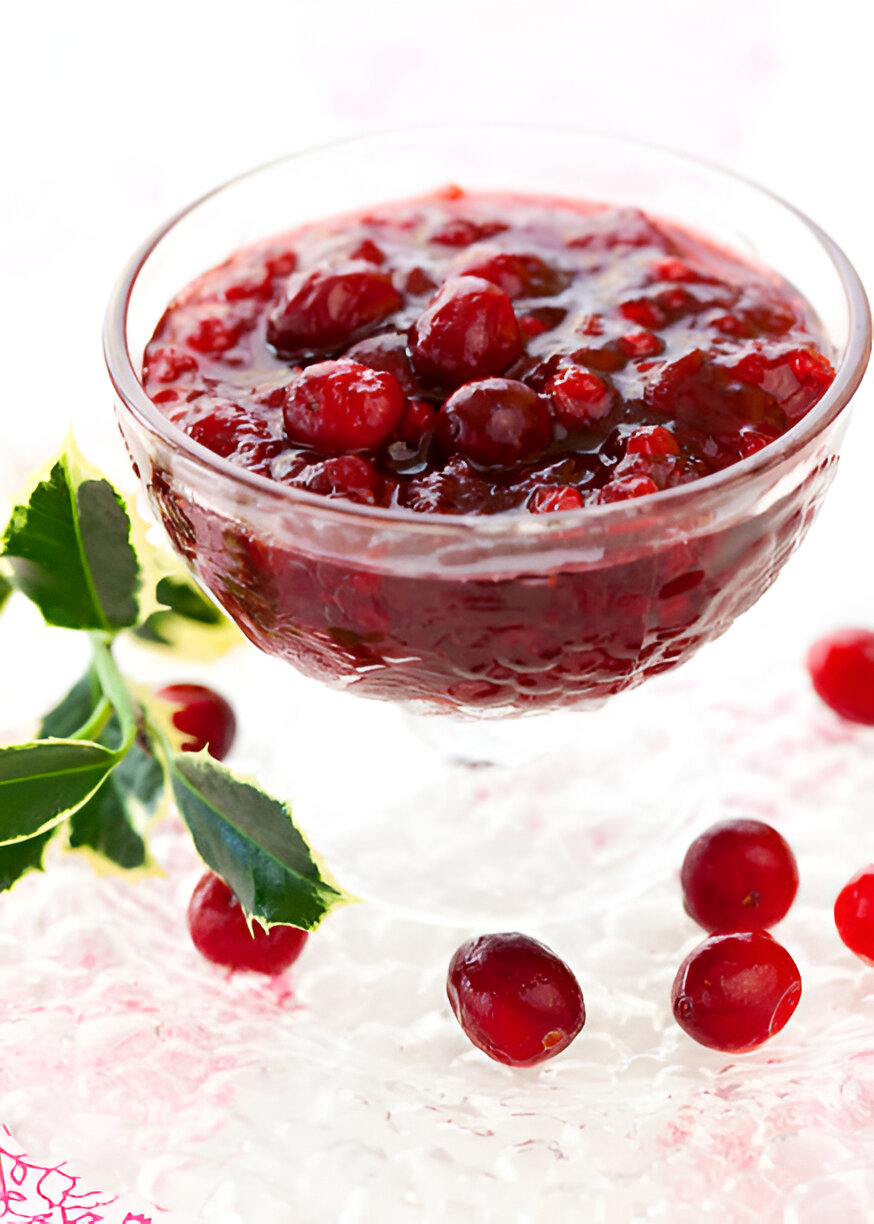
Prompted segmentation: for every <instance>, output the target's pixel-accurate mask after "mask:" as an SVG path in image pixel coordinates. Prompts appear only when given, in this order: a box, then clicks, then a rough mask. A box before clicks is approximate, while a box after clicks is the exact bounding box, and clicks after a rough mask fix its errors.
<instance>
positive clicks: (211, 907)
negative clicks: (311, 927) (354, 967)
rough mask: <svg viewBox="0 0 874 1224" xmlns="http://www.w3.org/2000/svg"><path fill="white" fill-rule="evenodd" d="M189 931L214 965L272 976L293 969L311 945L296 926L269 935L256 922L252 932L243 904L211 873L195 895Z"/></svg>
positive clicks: (190, 903) (273, 928)
mask: <svg viewBox="0 0 874 1224" xmlns="http://www.w3.org/2000/svg"><path fill="white" fill-rule="evenodd" d="M188 929H189V931H190V932H191V938H192V941H193V942H194V946H195V947H196V948H197V950H198V952H200V953H201V955H202V956H205V957H206V959H207V960H210V961H212V962H213V964H216V965H227V967H228V968H229V969H249V970H251V971H253V972H255V973H267V974H270V975H271V976H272V975H273V974H277V973H282V972H283V970H285V969H287V968H288V967H289V965H292V964H293V963H294V962H295V961H296V960H297V958H298V957H299V956H300V954H301V952H302V951H303V947H304V944H305V943H306V941H307V932H306V931H301V930H299V929H298V928H297V927H292V926H274V927H271V928H270V930H269V931H265V930H264V928H263V927H262V926H261V925H260V924H259V923H257V922H253V923H252V929H251V931H250V930H249V927H248V925H247V923H246V916H245V914H244V913H243V908H242V906H241V905H240V903H239V901H238V900H237V898H236V897H235V896H234V894H233V893H232V892H231V890H230V889H229V888H228V886H227V884H226V883H225V882H224V880H223V879H221V878H220V877H219V876H217V875H213V873H212V872H211V871H208V872H207V873H206V875H204V876H203V877H202V878H201V879H200V881H199V882H198V885H197V887H196V888H195V890H194V892H193V893H192V894H191V900H190V902H189V903H188Z"/></svg>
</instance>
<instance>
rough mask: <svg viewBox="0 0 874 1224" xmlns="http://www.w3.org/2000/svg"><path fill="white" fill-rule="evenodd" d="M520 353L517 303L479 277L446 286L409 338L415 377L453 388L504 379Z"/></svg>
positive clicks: (466, 278)
mask: <svg viewBox="0 0 874 1224" xmlns="http://www.w3.org/2000/svg"><path fill="white" fill-rule="evenodd" d="M521 352H522V339H521V337H520V335H519V325H518V323H517V322H516V316H515V314H514V313H513V304H512V302H511V301H510V299H509V298H508V297H507V295H506V293H502V292H501V290H500V289H498V288H497V286H495V285H493V284H491V282H490V281H486V280H481V279H480V278H479V277H478V276H459V277H454V278H452V279H450V280H447V281H446V282H445V283H444V285H443V287H442V288H441V290H440V292H439V293H438V294H437V296H436V297H435V298H434V300H433V301H432V302H431V304H430V305H429V306H428V307H427V309H426V310H424V311H423V313H422V314H421V315H419V317H418V319H417V320H416V322H415V323H414V324H413V327H412V330H411V332H410V355H411V357H412V359H413V366H414V367H415V370H416V373H417V374H419V376H420V377H422V378H426V379H432V380H433V381H434V382H438V383H442V384H445V385H446V386H450V387H456V386H458V385H459V384H460V383H465V382H469V381H470V380H471V379H475V378H488V376H489V375H490V374H500V373H502V372H503V371H504V370H506V368H507V367H508V366H509V365H512V364H513V362H514V361H515V360H516V358H517V357H518V356H519V355H520V353H521Z"/></svg>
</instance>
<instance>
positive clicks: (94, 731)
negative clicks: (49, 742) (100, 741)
mask: <svg viewBox="0 0 874 1224" xmlns="http://www.w3.org/2000/svg"><path fill="white" fill-rule="evenodd" d="M111 717H112V702H111V701H110V700H109V698H108V697H102V698H101V699H100V703H99V705H98V706H97V708H96V709H95V710H94V713H93V714H92V715H91V717H90V718H89V719H88V721H87V722H86V723H85V724H84V726H81V727H80V728H79V730H78V731H75V732H74V733H73V734H72V735H71V736H70V739H75V740H96V739H97V736H98V735H99V734H100V732H101V731H102V730H103V728H104V727H105V726H106V724H107V723H108V722H109V720H110V718H111Z"/></svg>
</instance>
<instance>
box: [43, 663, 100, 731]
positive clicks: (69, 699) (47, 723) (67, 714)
mask: <svg viewBox="0 0 874 1224" xmlns="http://www.w3.org/2000/svg"><path fill="white" fill-rule="evenodd" d="M102 695H103V694H102V692H101V690H100V685H99V683H98V682H97V680H96V678H95V676H94V674H93V672H92V671H91V669H90V668H89V669H88V671H87V672H86V673H85V675H84V676H82V677H80V679H78V680H77V681H76V683H75V684H74V685H73V687H72V688H71V689H70V691H69V692H68V693H66V694H65V695H64V696H63V697H62V698H61V700H60V701H59V702H58V704H57V705H56V706H55V707H54V708H53V709H51V710H49V712H48V714H46V715H45V716H44V717H43V720H42V722H41V723H40V725H39V738H40V739H49V738H53V739H69V738H71V737H72V736H73V735H75V734H76V732H77V731H78V730H79V728H80V727H84V726H85V724H86V723H87V722H88V720H89V719H90V718H91V716H92V714H93V713H94V711H95V710H96V708H97V705H98V703H99V701H100V698H101V697H102Z"/></svg>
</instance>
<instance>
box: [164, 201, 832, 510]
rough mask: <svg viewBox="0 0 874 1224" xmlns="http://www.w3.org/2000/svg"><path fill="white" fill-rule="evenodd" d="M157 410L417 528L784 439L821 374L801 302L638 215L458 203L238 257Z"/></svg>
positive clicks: (196, 297) (182, 347)
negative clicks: (425, 517) (422, 516)
mask: <svg viewBox="0 0 874 1224" xmlns="http://www.w3.org/2000/svg"><path fill="white" fill-rule="evenodd" d="M144 377H145V385H146V389H147V391H148V393H149V394H150V396H151V397H152V399H153V400H154V402H155V403H156V404H158V405H159V406H160V407H161V410H162V411H163V412H164V413H165V414H166V415H167V416H168V417H169V419H170V420H171V421H173V422H174V423H176V424H178V425H180V426H181V427H182V428H183V429H184V430H185V431H186V432H187V433H189V434H190V435H191V437H193V438H195V439H196V440H197V441H198V442H200V443H202V444H203V445H204V446H206V447H207V448H209V449H210V450H212V451H214V452H215V453H216V454H218V455H221V456H223V457H225V458H227V459H230V460H231V461H233V462H234V463H238V464H240V465H242V466H244V467H247V468H250V469H252V470H253V471H256V472H258V473H260V474H262V475H264V476H267V477H270V478H271V479H273V480H275V481H278V482H281V483H285V484H289V485H294V486H297V487H300V488H303V489H308V490H311V491H313V492H316V493H321V494H324V495H325V496H328V497H342V498H346V499H348V500H351V501H354V502H359V503H364V504H368V505H379V506H387V507H389V506H400V507H404V508H406V509H409V510H414V511H418V512H422V513H445V514H461V513H469V514H495V513H501V512H508V511H517V512H518V511H523V512H524V511H526V510H527V511H529V512H532V513H543V512H552V511H560V510H574V509H578V508H579V507H580V506H583V505H588V504H603V503H609V502H615V501H620V500H624V499H627V498H632V497H641V496H644V495H646V494H649V493H654V492H657V491H658V490H660V489H666V488H670V487H673V486H675V485H680V484H685V483H687V482H689V481H691V480H694V479H696V478H698V477H701V476H706V475H708V474H710V473H712V472H716V471H718V470H720V469H721V468H724V467H726V466H728V465H729V464H732V463H735V462H737V461H738V460H739V459H742V458H744V457H745V456H747V455H750V454H752V453H753V452H754V451H756V450H759V449H761V448H762V447H764V446H766V445H767V444H768V443H769V442H772V441H774V440H775V439H776V438H777V437H779V436H780V435H781V434H782V433H784V432H785V431H786V430H787V429H788V428H789V427H791V426H792V425H794V424H795V423H796V422H797V421H798V420H799V419H800V418H801V417H802V416H803V415H804V414H805V413H806V412H807V411H808V410H809V409H810V408H811V407H812V405H813V404H815V403H816V401H817V400H818V399H819V398H820V397H821V396H822V394H823V393H824V391H825V390H826V389H827V387H828V386H829V384H830V382H831V380H832V378H833V371H832V368H831V366H830V365H829V362H828V361H827V359H826V358H825V357H824V356H823V355H822V354H821V352H820V351H819V350H818V348H817V341H816V339H815V333H814V332H813V331H812V330H811V320H810V319H809V317H808V312H807V310H806V307H805V303H804V302H803V301H801V300H800V299H799V298H798V297H797V295H795V294H794V293H793V292H792V291H791V290H790V289H789V287H788V286H786V285H785V284H783V283H781V282H780V281H778V280H777V279H776V277H773V276H769V275H767V274H765V273H763V272H758V271H755V270H753V269H752V268H750V267H749V266H747V265H746V264H743V263H741V262H739V261H737V260H734V259H732V258H730V257H729V256H728V255H726V254H724V253H721V252H718V251H717V250H715V249H714V248H712V247H710V246H707V245H705V244H703V243H702V242H700V241H698V240H697V239H695V238H693V237H692V236H691V235H689V234H687V233H685V232H682V231H680V230H678V229H676V228H674V227H670V226H666V225H664V224H661V223H659V224H656V223H655V222H653V221H651V220H649V219H648V218H647V217H645V216H644V215H643V214H642V213H639V212H636V211H632V210H605V209H595V208H593V207H588V208H586V207H585V206H580V207H573V206H571V205H569V204H556V203H552V202H550V201H538V200H536V199H529V200H523V199H509V198H508V199H503V198H497V197H496V198H491V197H484V196H466V195H464V194H463V193H460V192H456V191H449V192H446V193H444V194H442V195H440V196H435V197H433V198H430V199H427V200H422V201H416V202H413V203H407V204H396V205H391V206H386V207H382V208H379V209H376V210H374V211H373V212H371V213H369V214H367V215H365V216H361V217H355V218H351V219H348V218H347V219H344V220H342V221H337V220H335V221H331V222H326V223H324V224H322V225H313V226H310V227H307V228H305V229H302V230H300V231H298V232H296V233H293V234H290V235H287V236H285V237H283V238H277V239H271V240H269V241H266V242H263V243H261V244H260V245H258V246H254V247H251V248H248V249H246V250H243V251H241V252H239V253H237V254H236V255H234V256H233V257H232V258H231V259H229V260H228V261H227V263H225V264H223V265H222V266H221V267H219V268H215V269H213V270H212V271H210V272H207V273H206V274H205V275H204V276H202V277H201V278H200V279H199V280H198V281H196V282H195V283H194V284H193V285H191V286H189V287H188V288H187V289H185V290H184V291H183V292H182V293H181V294H180V296H179V297H178V298H177V300H176V301H175V302H174V303H173V304H172V305H171V306H170V308H169V309H168V311H167V312H166V314H165V316H164V318H163V319H162V321H161V323H160V326H159V327H158V329H157V331H156V333H155V336H154V338H153V339H152V341H151V343H150V344H149V346H148V349H147V351H146V359H145V372H144Z"/></svg>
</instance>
